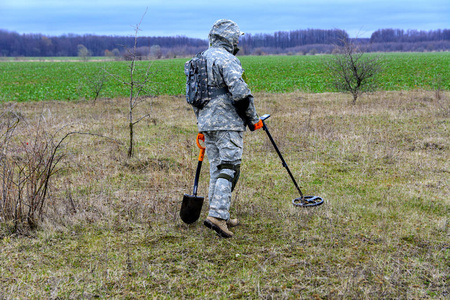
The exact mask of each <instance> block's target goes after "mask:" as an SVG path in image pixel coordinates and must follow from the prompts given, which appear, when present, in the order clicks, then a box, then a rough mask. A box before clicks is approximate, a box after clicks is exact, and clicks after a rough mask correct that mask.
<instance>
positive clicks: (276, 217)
mask: <svg viewBox="0 0 450 300" xmlns="http://www.w3.org/2000/svg"><path fill="white" fill-rule="evenodd" d="M255 96H256V97H255V98H256V101H257V102H256V107H257V110H258V112H259V113H260V114H261V115H262V114H264V113H270V114H271V118H270V119H268V120H267V121H266V124H267V126H268V127H269V129H270V132H271V134H272V136H273V137H274V139H275V141H276V142H277V145H278V147H279V148H280V150H281V152H282V153H283V156H284V158H285V160H286V162H287V163H288V165H289V167H290V169H291V171H292V173H293V174H294V176H295V177H296V179H297V181H298V182H299V184H300V185H301V187H302V190H303V192H304V194H305V195H319V196H321V197H323V198H324V199H325V203H324V204H323V205H322V206H318V207H313V208H299V207H294V206H293V205H292V203H291V201H292V199H294V198H297V197H298V193H297V191H296V189H295V187H294V185H293V183H292V181H291V180H290V178H289V177H288V174H287V172H286V171H285V169H284V168H283V166H282V164H281V161H280V159H279V157H278V156H277V154H276V152H275V151H274V149H273V147H272V144H271V143H270V142H269V140H268V138H267V135H266V134H265V132H264V131H262V130H259V131H256V132H247V133H246V135H245V149H244V158H243V165H242V175H241V179H240V182H239V184H238V186H237V188H236V191H235V193H234V196H233V203H232V211H231V212H232V215H233V216H236V217H238V218H239V219H240V221H241V225H240V226H238V227H236V228H235V229H233V231H234V233H235V236H234V237H233V238H232V239H221V238H219V237H217V236H216V235H215V234H214V233H213V231H211V230H208V229H207V228H206V227H204V226H203V225H202V221H203V218H205V217H206V209H207V204H205V205H204V207H203V212H202V215H201V218H200V220H199V221H198V222H196V223H194V224H193V225H185V224H183V223H182V221H181V220H180V218H179V215H178V213H179V208H180V205H181V200H182V197H183V194H184V193H187V194H191V193H192V184H193V180H194V175H195V168H196V166H197V161H196V159H197V155H198V148H197V147H196V145H195V137H196V134H197V128H196V122H195V117H194V114H193V112H192V110H191V108H190V107H188V105H187V104H186V103H185V100H184V98H183V97H181V96H180V97H176V96H161V97H156V98H149V99H147V101H146V102H144V103H142V104H141V105H140V106H139V107H138V110H136V111H135V114H136V115H142V114H145V113H149V114H150V117H149V118H147V119H144V120H143V121H141V122H140V123H139V124H138V125H137V127H136V148H135V149H136V153H135V156H134V157H133V158H131V159H128V158H127V149H126V146H127V137H128V131H127V119H126V109H127V100H126V99H101V100H97V101H80V102H59V101H43V102H24V103H2V104H1V105H2V107H1V112H2V114H3V115H2V116H3V120H2V121H1V122H0V123H1V125H2V128H1V132H2V142H1V143H2V144H1V145H2V147H1V148H2V159H3V160H2V161H3V162H5V161H6V159H15V160H16V161H17V162H21V161H24V160H26V159H29V157H27V156H26V153H31V152H30V151H28V150H27V149H29V148H27V147H36V145H37V144H38V143H39V142H40V141H41V139H39V138H36V136H38V137H42V136H45V137H47V138H48V139H50V140H51V141H56V142H58V141H59V140H60V139H61V138H62V137H64V136H65V135H66V134H67V133H68V132H78V133H90V134H78V133H77V134H71V135H70V136H68V137H67V138H66V139H64V141H63V143H62V144H61V146H60V147H59V148H58V152H57V155H58V158H60V159H61V160H60V161H59V162H58V164H57V166H56V168H55V170H54V171H55V172H54V173H52V175H51V179H50V181H49V186H48V193H47V195H46V198H45V201H44V202H43V204H42V210H40V213H39V215H38V217H37V218H36V221H35V222H33V223H30V222H25V221H24V222H22V221H20V222H14V220H11V210H9V213H6V210H5V208H6V207H7V205H9V207H10V208H11V207H13V208H14V205H13V206H11V203H9V204H7V203H5V199H6V198H2V199H3V203H2V206H1V207H2V211H0V217H1V218H2V219H1V222H0V274H1V276H0V299H98V298H100V299H448V298H449V297H450V230H449V226H450V225H449V222H450V196H449V195H450V190H449V178H450V176H449V173H450V168H449V161H450V139H449V136H450V134H449V125H450V122H449V120H450V94H449V92H440V93H436V92H429V91H419V90H416V91H408V92H377V93H374V94H370V95H364V96H362V97H361V99H359V100H358V102H357V104H356V105H351V104H350V103H349V101H350V100H351V99H350V96H348V95H343V94H335V93H329V94H307V93H300V92H294V93H288V94H270V93H259V94H256V95H255ZM17 116H19V119H20V121H19V123H18V124H17V125H16V127H15V130H14V134H13V135H12V136H10V138H9V140H8V143H7V144H6V142H5V141H6V138H5V132H6V131H7V129H8V126H7V122H6V121H5V120H6V119H7V118H10V119H11V120H13V119H14V117H17ZM11 124H12V123H10V125H9V126H11ZM9 128H10V127H9ZM94 134H95V135H94ZM50 135H51V136H50ZM98 135H102V136H105V137H108V138H105V137H100V136H98ZM4 166H5V165H3V166H2V170H0V174H1V175H2V177H1V179H2V182H3V185H2V193H3V194H4V193H5V189H6V188H5V184H4V183H5V180H6V179H5V178H7V175H8V172H7V171H6V170H5V167H4ZM25 170H26V168H25ZM207 184H208V164H207V160H206V162H205V164H204V167H203V170H202V174H201V182H200V186H199V195H200V196H205V197H206V196H207ZM12 186H13V185H11V187H10V191H11V193H13V192H14V188H13V187H12ZM30 188H31V187H27V189H30ZM27 189H25V190H23V193H24V195H26V194H27V191H28V190H27ZM15 192H16V193H17V191H15ZM28 192H29V191H28ZM17 197H18V196H17V194H16V198H17ZM22 197H23V200H21V201H22V202H21V205H22V209H23V211H26V209H27V208H28V207H30V206H31V204H30V203H28V202H27V201H28V200H27V199H26V198H24V196H23V195H22ZM15 207H17V205H16V206H15ZM30 224H31V225H33V226H35V228H34V229H30V228H29V226H30Z"/></svg>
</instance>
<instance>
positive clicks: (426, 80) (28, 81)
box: [0, 52, 450, 101]
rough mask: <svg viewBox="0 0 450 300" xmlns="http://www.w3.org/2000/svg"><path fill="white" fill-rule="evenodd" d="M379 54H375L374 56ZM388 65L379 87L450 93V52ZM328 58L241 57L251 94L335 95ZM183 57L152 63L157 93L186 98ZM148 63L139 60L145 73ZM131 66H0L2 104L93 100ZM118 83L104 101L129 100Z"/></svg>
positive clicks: (389, 60) (403, 57)
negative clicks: (99, 85) (95, 86)
mask: <svg viewBox="0 0 450 300" xmlns="http://www.w3.org/2000/svg"><path fill="white" fill-rule="evenodd" d="M370 55H376V54H370ZM378 55H380V57H381V61H382V63H383V65H384V69H383V72H382V74H381V76H380V89H381V90H387V91H396V90H415V89H423V90H435V89H442V90H450V76H448V75H447V74H450V52H442V53H394V54H378ZM330 58H331V56H330V55H322V56H244V57H240V59H241V62H242V65H243V67H244V69H245V70H246V74H247V78H248V81H249V85H250V88H251V89H252V91H253V92H271V93H274V92H275V93H286V92H292V91H296V90H298V91H303V92H311V93H323V92H333V91H334V89H333V87H332V86H331V84H330V82H331V78H330V75H329V72H328V70H327V68H326V62H327V61H328V60H329V59H330ZM185 61H186V59H185V58H181V59H171V60H159V61H152V62H150V63H151V64H152V66H151V71H152V82H153V84H152V87H153V89H154V91H153V93H154V94H157V95H163V94H165V95H181V94H184V89H185V86H184V84H185V76H184V73H183V64H184V62H185ZM148 64H149V62H147V61H144V62H139V64H138V66H139V69H138V71H139V70H141V71H143V70H145V69H146V67H147V66H148ZM128 65H129V63H128V62H116V61H109V62H108V61H106V62H101V61H89V62H71V61H58V62H51V61H25V62H13V61H3V62H0V81H1V82H2V84H1V86H0V101H29V100H33V101H39V100H77V99H91V98H93V97H94V96H93V95H94V92H93V89H92V87H91V86H92V84H93V83H95V82H98V81H99V80H102V78H103V77H105V74H106V72H108V73H109V74H114V75H116V76H118V77H120V78H122V82H123V81H126V80H127V79H128V76H129V74H128V73H129V72H128ZM122 82H121V81H120V80H117V79H115V78H113V77H112V76H109V75H106V77H105V78H104V87H103V89H102V91H101V93H100V97H103V98H114V97H121V96H128V93H129V90H128V87H127V86H126V85H124V84H123V83H122Z"/></svg>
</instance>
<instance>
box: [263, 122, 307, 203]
mask: <svg viewBox="0 0 450 300" xmlns="http://www.w3.org/2000/svg"><path fill="white" fill-rule="evenodd" d="M269 117H270V115H268V114H267V115H263V116H262V117H261V120H262V122H263V130H264V131H265V132H266V133H267V136H268V137H269V140H270V142H271V143H272V145H273V147H274V148H275V151H277V153H278V156H279V157H280V159H281V162H282V163H283V167H285V168H286V170H287V172H288V173H289V176H290V177H291V179H292V181H293V182H294V185H295V187H296V188H297V191H298V192H299V193H300V197H301V199H302V200H303V193H302V191H301V190H300V187H299V186H298V184H297V182H296V181H295V178H294V176H293V175H292V173H291V170H289V167H288V165H287V163H286V161H285V160H284V158H283V156H282V155H281V152H280V150H279V149H278V147H277V145H276V144H275V141H274V140H273V138H272V135H270V132H269V128H267V126H266V123H265V122H264V120H266V119H268V118H269Z"/></svg>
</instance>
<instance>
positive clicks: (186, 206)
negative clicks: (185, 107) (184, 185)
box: [180, 134, 205, 224]
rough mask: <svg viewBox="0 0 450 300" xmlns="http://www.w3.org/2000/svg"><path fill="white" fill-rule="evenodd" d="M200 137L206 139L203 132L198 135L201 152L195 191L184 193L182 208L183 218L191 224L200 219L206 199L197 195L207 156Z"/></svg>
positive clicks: (181, 215) (181, 214)
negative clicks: (201, 171)
mask: <svg viewBox="0 0 450 300" xmlns="http://www.w3.org/2000/svg"><path fill="white" fill-rule="evenodd" d="M199 139H201V140H203V141H204V140H205V138H204V136H203V135H202V134H199V135H197V146H198V147H199V148H200V154H199V155H198V164H197V172H196V173H195V179H194V191H193V192H192V194H193V195H188V194H184V196H183V202H182V203H181V209H180V217H181V220H183V222H184V223H186V224H191V223H194V222H195V221H197V220H198V218H199V217H200V212H201V211H202V206H203V200H204V197H197V189H198V180H199V178H200V170H201V168H202V162H203V158H204V156H205V147H203V146H202V145H200V142H199Z"/></svg>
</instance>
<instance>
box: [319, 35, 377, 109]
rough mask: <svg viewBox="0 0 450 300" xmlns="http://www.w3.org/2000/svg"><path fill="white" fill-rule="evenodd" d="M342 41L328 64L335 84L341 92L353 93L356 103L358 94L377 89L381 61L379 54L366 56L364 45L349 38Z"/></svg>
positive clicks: (353, 102)
mask: <svg viewBox="0 0 450 300" xmlns="http://www.w3.org/2000/svg"><path fill="white" fill-rule="evenodd" d="M341 43H342V45H341V46H337V49H335V50H334V51H333V52H334V54H333V59H332V60H331V61H330V62H328V64H327V65H328V69H329V70H330V72H331V74H332V75H333V76H332V79H333V85H334V86H335V87H336V89H337V90H338V91H340V92H349V93H350V94H352V96H353V101H352V104H356V100H357V99H358V96H360V95H361V94H362V93H364V92H369V91H373V90H374V89H375V87H376V85H377V81H376V77H377V75H378V74H379V73H380V72H381V62H380V59H379V57H378V56H366V55H365V54H366V51H367V50H366V49H365V48H364V47H362V46H360V45H357V44H355V43H354V42H352V41H350V40H348V39H342V41H341Z"/></svg>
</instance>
